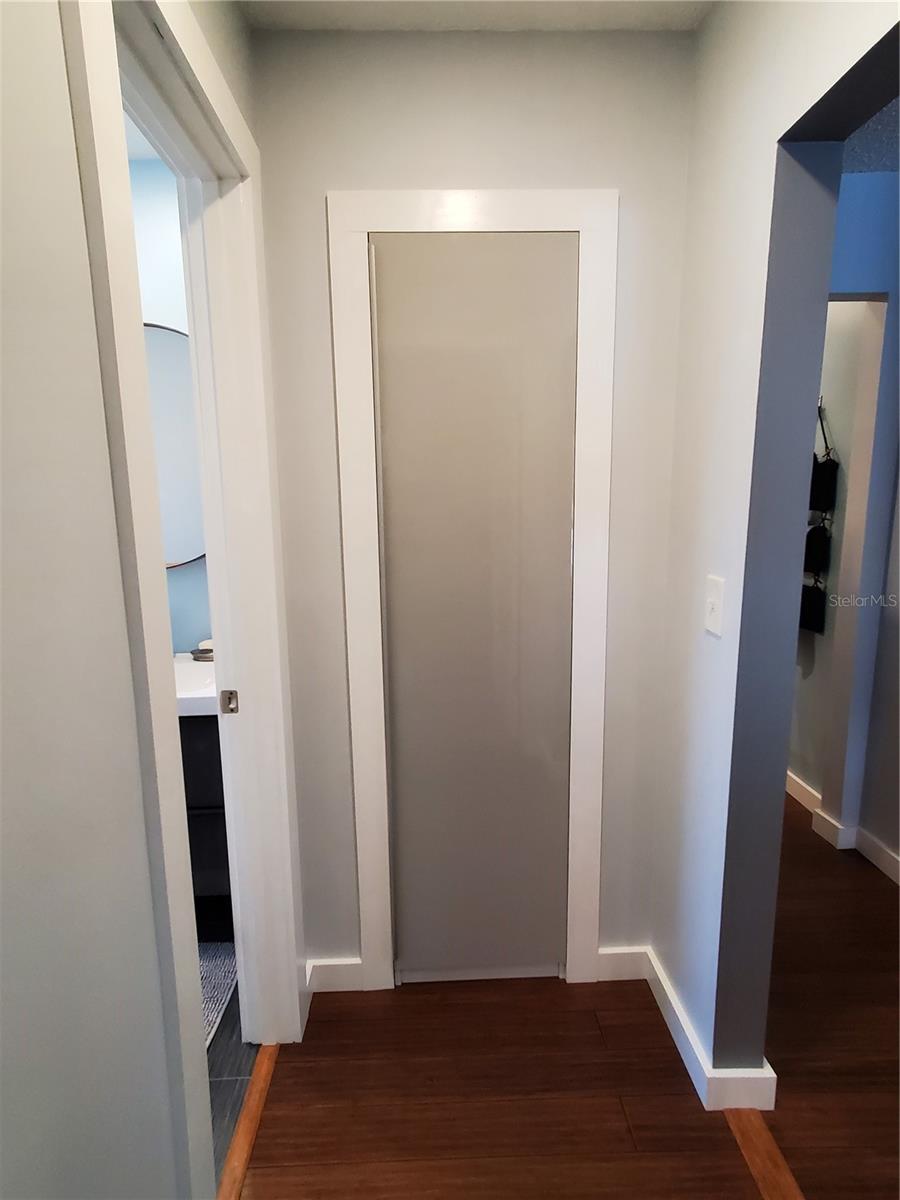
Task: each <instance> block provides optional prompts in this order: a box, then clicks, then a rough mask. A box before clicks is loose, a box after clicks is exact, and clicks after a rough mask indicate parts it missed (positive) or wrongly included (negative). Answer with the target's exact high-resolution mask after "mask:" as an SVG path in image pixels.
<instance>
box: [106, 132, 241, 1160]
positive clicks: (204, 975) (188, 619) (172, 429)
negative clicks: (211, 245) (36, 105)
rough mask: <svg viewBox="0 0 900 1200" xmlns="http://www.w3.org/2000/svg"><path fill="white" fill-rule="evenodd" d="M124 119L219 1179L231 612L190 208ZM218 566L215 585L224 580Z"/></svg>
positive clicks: (225, 1108)
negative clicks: (188, 234)
mask: <svg viewBox="0 0 900 1200" xmlns="http://www.w3.org/2000/svg"><path fill="white" fill-rule="evenodd" d="M124 118H125V141H126V146H127V148H128V168H129V180H130V184H131V203H132V215H133V220H134V231H135V249H136V251H137V265H138V282H139V285H140V293H141V315H142V317H143V328H144V350H145V357H146V368H147V382H148V391H149V401H150V410H151V416H152V423H153V447H154V452H155V466H156V479H157V486H158V495H159V506H160V518H161V527H162V549H163V556H164V561H163V563H162V564H161V566H162V567H163V568H164V570H165V574H166V591H167V597H168V608H169V620H170V628H171V635H172V651H173V687H174V691H175V696H176V700H177V708H178V724H179V737H180V746H181V765H182V777H183V782H184V796H185V815H186V819H187V830H188V840H189V848H190V865H191V879H192V884H193V901H194V917H195V921H196V932H197V956H198V964H199V974H200V991H201V998H202V1008H203V1022H204V1036H205V1045H206V1055H207V1067H208V1072H209V1092H210V1107H211V1111H212V1132H213V1151H214V1158H215V1169H216V1176H217V1178H218V1176H219V1175H220V1174H221V1169H222V1165H223V1162H224V1157H225V1154H226V1152H227V1149H228V1146H229V1143H230V1141H231V1135H232V1132H233V1129H234V1125H235V1122H236V1120H237V1116H238V1113H239V1112H240V1107H241V1103H242V1101H243V1096H244V1094H245V1093H246V1089H247V1087H248V1085H249V1078H250V1074H251V1071H252V1068H253V1063H254V1060H255V1057H256V1050H257V1047H256V1046H255V1045H253V1044H252V1043H247V1044H244V1043H242V1041H241V1035H240V1028H241V1021H240V989H239V987H238V978H237V961H236V955H235V914H234V909H233V906H232V899H231V885H230V873H229V866H228V829H227V820H226V811H225V790H224V781H223V773H222V753H221V745H220V737H219V720H220V703H219V694H218V689H217V687H216V663H215V638H214V636H213V615H212V614H214V613H215V614H216V615H217V616H218V615H219V614H221V613H222V612H223V611H225V609H226V606H227V596H225V597H223V596H219V595H218V594H217V595H216V596H215V599H214V601H213V602H211V580H210V575H209V572H208V570H207V542H208V538H207V534H206V529H207V526H208V524H209V522H208V521H207V520H205V515H204V495H207V496H209V495H210V489H209V488H208V487H207V486H205V483H204V474H205V473H206V472H208V471H209V470H210V469H214V463H210V461H209V457H208V456H207V461H206V462H204V461H203V455H202V453H201V438H200V418H201V411H200V399H199V395H198V389H197V371H196V369H195V366H194V361H193V346H192V330H191V328H190V325H191V319H192V316H194V317H195V316H196V314H192V313H191V312H189V305H188V296H187V288H186V279H185V275H186V271H185V262H184V255H183V240H184V229H185V225H186V214H185V212H184V211H183V208H182V207H181V206H180V205H179V195H178V178H177V176H176V175H175V173H174V171H173V170H172V169H171V168H170V167H169V165H168V164H167V163H166V162H165V161H163V159H162V157H161V156H160V154H159V152H158V150H157V149H156V148H155V147H154V146H153V145H152V144H151V142H150V140H149V139H148V137H147V135H146V134H145V133H144V131H143V130H142V129H141V128H139V126H138V125H137V124H136V122H135V120H134V119H133V118H132V117H130V116H129V115H128V113H127V112H126V113H125V114H124ZM213 546H215V542H214V540H213ZM218 566H219V569H218V570H217V571H214V572H213V575H212V581H213V585H214V584H215V583H218V584H219V586H221V582H222V580H223V578H224V577H223V573H222V570H221V565H220V564H219V565H218ZM222 715H225V716H227V715H228V714H222ZM226 732H227V727H226Z"/></svg>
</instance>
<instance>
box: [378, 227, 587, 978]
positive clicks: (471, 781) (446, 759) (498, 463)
mask: <svg viewBox="0 0 900 1200" xmlns="http://www.w3.org/2000/svg"><path fill="white" fill-rule="evenodd" d="M372 242H373V244H374V276H375V283H376V287H375V309H374V311H375V327H376V338H377V346H376V353H377V374H378V384H379V386H378V391H379V396H378V409H379V417H378V424H379V455H380V489H381V505H382V508H381V520H382V530H381V534H382V547H383V563H382V575H383V589H384V615H385V667H386V671H385V676H386V699H387V711H388V737H389V764H390V804H391V810H390V811H391V831H392V880H393V904H394V923H395V950H396V957H397V966H398V969H399V971H400V972H401V973H402V972H417V971H423V972H433V973H435V974H436V975H440V974H442V973H447V974H452V973H454V972H472V973H478V972H487V973H490V972H492V971H494V970H497V971H500V972H503V971H506V972H508V971H510V970H518V969H529V970H541V969H546V970H548V971H550V970H555V969H556V964H557V963H558V962H562V961H563V960H564V957H565V926H566V876H567V860H566V853H567V850H566V846H567V829H568V760H569V701H570V673H571V624H572V622H571V612H572V576H571V546H572V504H573V458H574V423H575V349H576V318H577V271H578V236H577V234H573V233H526V234H503V233H439V234H377V235H373V237H372Z"/></svg>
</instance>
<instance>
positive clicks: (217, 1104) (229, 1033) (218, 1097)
mask: <svg viewBox="0 0 900 1200" xmlns="http://www.w3.org/2000/svg"><path fill="white" fill-rule="evenodd" d="M258 1049H259V1047H258V1046H251V1045H248V1044H247V1043H245V1042H242V1041H241V1010H240V1007H239V1005H238V993H237V988H235V989H234V992H233V994H232V997H231V999H230V1000H229V1001H228V1007H227V1008H226V1009H225V1012H224V1013H223V1014H222V1020H221V1021H220V1022H219V1028H218V1029H217V1030H216V1032H215V1035H214V1036H213V1040H212V1042H211V1043H210V1046H209V1049H208V1050H207V1052H206V1058H207V1062H208V1064H209V1099H210V1104H211V1106H212V1127H213V1152H214V1154H215V1160H216V1179H217V1180H218V1178H219V1176H220V1175H221V1173H222V1164H223V1163H224V1162H225V1155H226V1154H227V1153H228V1147H229V1145H230V1144H231V1135H232V1134H233V1133H234V1127H235V1125H236V1124H237V1119H238V1116H239V1115H240V1111H241V1105H242V1104H243V1103H244V1093H245V1092H246V1091H247V1085H248V1083H249V1082H250V1073H251V1072H252V1070H253V1064H254V1062H255V1061H256V1051H257V1050H258Z"/></svg>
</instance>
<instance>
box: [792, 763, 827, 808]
mask: <svg viewBox="0 0 900 1200" xmlns="http://www.w3.org/2000/svg"><path fill="white" fill-rule="evenodd" d="M784 790H785V791H786V792H787V794H788V795H789V796H790V797H791V799H792V800H796V801H797V802H798V803H799V804H802V805H803V807H804V808H808V809H809V811H810V812H815V811H816V809H817V808H821V807H822V793H821V792H817V791H816V789H815V788H814V787H810V785H809V784H808V783H807V782H806V781H805V780H803V779H801V778H800V776H799V775H795V774H794V772H793V771H788V773H787V779H786V780H785V784H784Z"/></svg>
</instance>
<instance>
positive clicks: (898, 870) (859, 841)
mask: <svg viewBox="0 0 900 1200" xmlns="http://www.w3.org/2000/svg"><path fill="white" fill-rule="evenodd" d="M856 849H857V850H858V851H859V852H860V854H862V855H864V856H865V857H866V858H867V859H868V860H869V862H870V863H872V864H873V865H874V866H876V867H877V868H878V870H879V871H883V872H884V873H885V875H887V877H888V879H892V880H893V881H894V883H900V855H898V854H897V853H896V852H895V851H894V850H891V849H890V847H888V846H886V845H885V844H884V842H881V841H879V840H878V838H877V837H875V835H874V834H871V833H869V832H868V831H867V830H865V829H863V828H862V826H860V827H859V828H858V829H857V831H856Z"/></svg>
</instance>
